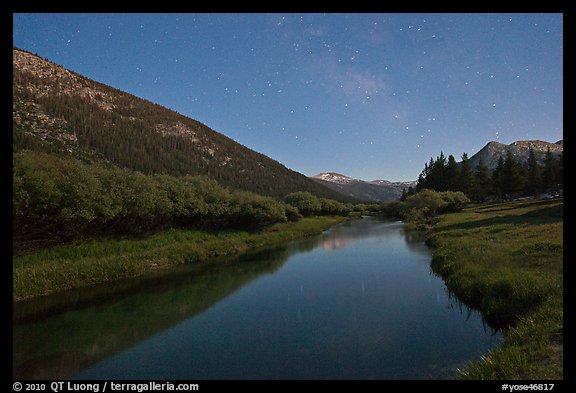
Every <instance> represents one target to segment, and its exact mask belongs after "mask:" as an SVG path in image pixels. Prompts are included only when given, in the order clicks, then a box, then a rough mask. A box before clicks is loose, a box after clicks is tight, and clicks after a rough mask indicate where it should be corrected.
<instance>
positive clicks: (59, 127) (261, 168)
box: [12, 48, 345, 200]
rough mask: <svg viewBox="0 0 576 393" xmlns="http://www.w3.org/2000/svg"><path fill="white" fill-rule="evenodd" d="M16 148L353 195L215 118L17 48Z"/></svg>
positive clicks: (265, 190) (244, 185)
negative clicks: (241, 137) (212, 124)
mask: <svg viewBox="0 0 576 393" xmlns="http://www.w3.org/2000/svg"><path fill="white" fill-rule="evenodd" d="M12 113H13V131H12V132H13V150H14V151H18V150H21V149H29V150H33V151H43V152H48V153H51V154H55V155H67V156H73V157H75V158H77V159H81V160H83V161H87V162H96V161H98V162H108V163H110V164H112V165H116V166H120V167H125V168H129V169H133V170H137V171H140V172H143V173H146V174H152V173H165V174H170V175H174V176H183V175H187V174H190V175H204V176H207V177H209V178H212V179H215V180H217V181H218V182H219V183H220V184H222V185H224V186H226V187H229V188H232V189H241V190H247V191H252V192H256V193H259V194H262V195H270V196H277V197H282V196H284V195H286V194H288V193H290V192H294V191H308V192H311V193H313V194H315V195H317V196H321V197H327V198H334V199H340V200H345V198H343V197H342V195H341V194H339V193H336V192H334V191H332V190H330V189H328V188H326V187H324V186H323V185H321V184H318V183H317V182H315V181H312V180H310V179H309V178H307V177H306V176H304V175H302V174H300V173H298V172H295V171H292V170H290V169H288V168H286V167H285V166H283V165H282V164H280V163H279V162H277V161H275V160H273V159H271V158H269V157H267V156H265V155H263V154H260V153H257V152H255V151H253V150H250V149H248V148H247V147H245V146H242V145H240V144H238V143H237V142H235V141H233V140H232V139H230V138H228V137H226V136H224V135H222V134H220V133H218V132H216V131H214V130H212V129H210V128H209V127H208V126H206V125H204V124H202V123H200V122H198V121H196V120H193V119H190V118H188V117H186V116H183V115H181V114H179V113H176V112H174V111H172V110H169V109H167V108H164V107H162V106H160V105H157V104H154V103H152V102H150V101H146V100H143V99H140V98H138V97H135V96H133V95H131V94H128V93H125V92H122V91H120V90H118V89H114V88H112V87H110V86H107V85H104V84H102V83H99V82H96V81H93V80H91V79H88V78H86V77H84V76H82V75H79V74H77V73H75V72H73V71H70V70H68V69H66V68H64V67H61V66H59V65H57V64H55V63H53V62H50V61H48V60H46V59H43V58H41V57H39V56H37V55H34V54H31V53H28V52H26V51H22V50H19V49H17V48H14V49H13V112H12Z"/></svg>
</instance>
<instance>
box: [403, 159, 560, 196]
mask: <svg viewBox="0 0 576 393" xmlns="http://www.w3.org/2000/svg"><path fill="white" fill-rule="evenodd" d="M563 176H564V175H563V154H561V155H560V156H559V157H558V158H556V157H555V156H554V155H553V154H552V153H551V152H550V150H549V149H548V151H547V153H546V157H545V160H544V165H543V166H541V165H539V164H538V161H537V159H536V155H535V153H534V151H533V150H532V149H530V152H529V157H528V161H527V163H526V164H524V165H523V164H522V163H520V162H519V161H518V160H517V159H516V158H515V157H514V155H513V154H512V153H511V152H510V151H508V152H507V153H506V156H505V157H502V156H500V159H499V160H498V165H497V166H496V168H495V169H494V171H493V172H492V173H490V171H489V169H488V167H487V166H486V165H485V164H484V162H483V161H482V160H480V162H479V163H478V166H477V167H476V168H472V167H471V165H470V161H469V160H468V155H467V154H466V153H464V154H463V155H462V161H461V162H460V163H457V162H456V160H455V159H454V156H452V155H450V156H448V158H447V159H446V157H445V156H444V154H443V153H440V155H439V156H438V157H436V159H435V160H434V159H432V158H430V162H429V163H426V164H425V165H424V169H423V171H422V173H421V174H420V176H419V177H418V184H417V185H416V189H415V190H406V191H405V192H404V193H403V195H402V197H401V200H405V199H406V198H407V197H408V196H409V195H411V194H413V193H414V192H416V191H419V190H424V189H431V190H436V191H461V192H463V193H464V194H466V196H468V197H469V198H470V199H472V200H474V201H477V202H479V201H484V200H487V199H488V198H491V197H496V198H500V199H511V198H516V197H519V196H524V195H526V196H527V195H538V194H540V193H543V192H549V191H552V190H555V189H556V188H557V186H558V184H562V183H563V178H564V177H563Z"/></svg>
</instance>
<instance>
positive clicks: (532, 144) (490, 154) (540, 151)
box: [470, 140, 564, 172]
mask: <svg viewBox="0 0 576 393" xmlns="http://www.w3.org/2000/svg"><path fill="white" fill-rule="evenodd" d="M530 148H532V149H533V150H534V153H535V155H536V159H537V160H538V162H539V164H541V165H544V158H545V157H546V152H547V151H548V149H550V152H551V153H552V154H554V155H555V156H559V155H560V153H562V152H563V150H564V142H563V140H560V141H558V142H556V143H550V142H544V141H538V140H533V141H516V142H513V143H511V144H509V145H506V144H504V143H500V142H495V141H492V142H489V143H488V144H486V146H484V147H483V148H482V149H481V150H480V151H479V152H478V153H476V154H474V155H473V156H472V157H470V164H471V166H472V168H476V166H477V165H478V163H479V162H480V159H482V161H483V162H484V164H485V165H486V166H487V167H488V170H489V171H490V172H492V171H493V170H494V169H495V168H496V166H497V165H498V159H499V158H500V156H502V157H506V154H507V151H510V152H512V154H513V155H514V156H515V157H516V159H517V160H518V161H520V162H521V163H526V162H527V161H528V156H529V154H530Z"/></svg>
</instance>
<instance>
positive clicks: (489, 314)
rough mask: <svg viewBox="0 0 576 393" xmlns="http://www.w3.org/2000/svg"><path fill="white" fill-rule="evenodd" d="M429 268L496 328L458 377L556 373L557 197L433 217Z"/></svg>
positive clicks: (559, 324) (559, 355)
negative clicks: (492, 340)
mask: <svg viewBox="0 0 576 393" xmlns="http://www.w3.org/2000/svg"><path fill="white" fill-rule="evenodd" d="M428 243H429V245H431V246H432V247H433V248H434V254H433V259H432V269H433V271H434V272H435V273H436V274H438V275H439V276H441V277H442V278H443V279H444V280H445V282H446V285H447V287H448V289H449V290H450V291H452V292H453V293H454V294H455V295H456V296H458V298H459V299H460V300H461V301H463V302H464V303H466V304H468V305H469V306H472V307H474V308H477V309H478V310H480V311H481V312H482V313H483V315H484V316H485V318H486V320H487V321H488V322H489V323H490V324H492V325H494V326H497V327H500V328H501V329H502V330H503V333H504V342H503V344H502V345H501V346H500V347H499V348H497V349H495V350H493V351H492V352H491V353H490V354H488V355H487V356H484V357H483V358H482V359H481V360H479V361H475V362H473V363H471V364H469V365H468V366H467V367H466V368H465V369H464V370H461V378H463V379H562V378H563V366H562V359H563V300H562V294H563V283H562V277H563V199H562V198H560V199H555V200H545V201H523V202H520V201H518V202H510V203H504V204H486V205H477V206H473V207H469V208H466V209H464V210H462V211H461V212H457V213H451V214H447V215H444V216H441V217H440V220H439V223H438V224H436V225H435V226H434V227H433V229H432V231H431V235H430V236H429V239H428Z"/></svg>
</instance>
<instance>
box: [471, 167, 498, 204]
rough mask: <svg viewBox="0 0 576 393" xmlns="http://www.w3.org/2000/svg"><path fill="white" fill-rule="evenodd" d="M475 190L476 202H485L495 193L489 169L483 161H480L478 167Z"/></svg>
mask: <svg viewBox="0 0 576 393" xmlns="http://www.w3.org/2000/svg"><path fill="white" fill-rule="evenodd" d="M473 190H474V192H473V193H472V194H473V195H472V199H474V200H476V201H483V200H485V199H486V198H487V197H489V196H490V195H492V193H493V192H494V185H493V182H492V179H491V178H490V173H489V171H488V167H487V166H486V165H485V164H484V161H483V160H482V159H480V161H479V162H478V166H477V167H476V173H475V174H474V187H473Z"/></svg>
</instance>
